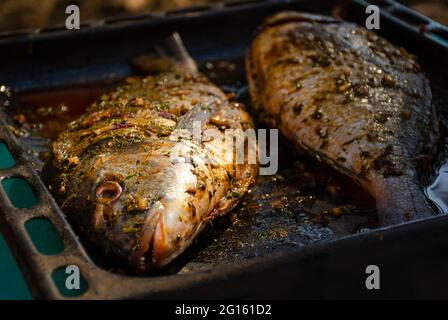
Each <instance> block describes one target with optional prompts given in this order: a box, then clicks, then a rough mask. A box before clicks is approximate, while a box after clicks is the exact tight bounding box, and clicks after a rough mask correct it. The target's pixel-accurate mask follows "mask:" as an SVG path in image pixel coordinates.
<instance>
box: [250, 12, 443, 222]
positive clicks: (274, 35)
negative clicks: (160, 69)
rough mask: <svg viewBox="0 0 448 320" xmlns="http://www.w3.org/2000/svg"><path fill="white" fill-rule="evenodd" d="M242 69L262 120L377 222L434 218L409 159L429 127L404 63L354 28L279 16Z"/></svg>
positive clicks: (407, 58) (410, 62)
mask: <svg viewBox="0 0 448 320" xmlns="http://www.w3.org/2000/svg"><path fill="white" fill-rule="evenodd" d="M246 68H247V77H248V82H249V87H250V94H251V99H252V103H253V106H254V108H255V110H256V111H257V113H258V114H259V115H260V117H261V118H262V120H264V121H266V122H267V123H269V124H270V125H273V126H276V127H279V128H280V131H281V132H282V133H283V135H284V136H285V137H287V138H288V139H290V140H292V141H293V142H294V143H295V144H296V145H297V147H298V148H299V149H305V150H306V151H308V152H309V153H310V154H311V155H314V156H315V157H316V158H318V159H319V160H322V161H324V162H327V163H329V164H330V165H332V166H333V167H335V168H336V169H337V170H339V171H341V172H343V173H344V174H346V175H348V176H350V177H351V178H353V179H354V180H355V181H357V182H358V183H359V184H360V185H361V186H362V187H363V188H364V189H365V190H366V191H367V192H369V193H370V194H371V195H373V197H374V198H375V199H376V202H377V210H378V214H379V218H380V221H381V222H382V224H383V225H390V224H395V223H400V222H405V221H409V220H411V219H418V218H424V217H428V216H432V215H434V212H433V211H432V210H431V209H430V207H429V206H428V204H427V202H426V199H425V197H424V195H423V192H422V189H421V187H420V185H419V179H418V173H417V171H416V161H417V160H416V159H417V157H418V156H419V155H421V154H422V153H423V150H424V148H425V147H426V145H427V143H428V142H430V141H434V140H435V139H434V138H435V137H436V136H437V131H438V129H437V128H438V124H437V120H436V117H435V113H434V110H433V106H432V95H431V90H430V87H429V82H428V80H427V79H426V77H425V76H424V74H423V73H422V72H421V70H420V67H419V65H418V63H417V62H416V60H415V59H414V57H413V56H411V55H410V54H408V53H407V52H405V51H404V50H403V49H398V48H396V47H394V46H393V45H392V44H390V43H389V42H387V41H386V40H385V39H383V38H381V37H380V36H378V35H375V34H374V33H372V32H369V31H367V30H365V29H364V28H361V27H359V26H356V25H355V24H351V23H347V22H344V21H340V20H336V19H333V18H330V17H323V16H317V15H310V14H303V13H297V12H282V13H279V14H277V15H275V16H273V17H271V18H269V19H267V20H266V22H265V25H264V27H263V28H262V30H261V32H260V33H259V34H258V35H257V36H256V37H255V39H254V40H253V42H252V44H251V47H250V50H249V51H248V54H247V58H246Z"/></svg>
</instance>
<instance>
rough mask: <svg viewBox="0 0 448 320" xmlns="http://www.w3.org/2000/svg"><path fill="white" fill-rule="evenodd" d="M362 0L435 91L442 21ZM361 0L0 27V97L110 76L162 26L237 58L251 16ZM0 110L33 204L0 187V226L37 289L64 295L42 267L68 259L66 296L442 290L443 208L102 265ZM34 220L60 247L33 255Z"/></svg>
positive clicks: (444, 62)
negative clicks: (373, 277)
mask: <svg viewBox="0 0 448 320" xmlns="http://www.w3.org/2000/svg"><path fill="white" fill-rule="evenodd" d="M371 3H372V4H376V5H378V6H380V8H381V14H382V15H381V17H382V19H381V29H380V30H379V32H380V33H381V34H382V35H383V36H385V37H386V38H388V39H389V40H391V41H393V42H394V43H396V44H398V45H402V46H404V47H405V48H406V49H407V50H409V51H410V52H412V53H415V54H417V55H418V57H419V61H420V63H421V64H422V66H423V68H424V70H425V71H426V72H427V74H428V76H429V77H430V79H431V81H432V84H433V85H434V88H433V89H435V90H440V91H441V92H442V95H443V92H444V90H445V89H448V81H447V74H446V72H444V71H445V70H446V68H447V66H448V33H447V29H446V28H445V27H444V26H442V25H440V24H437V23H435V22H433V21H431V20H430V19H428V18H426V17H424V16H422V15H420V14H418V13H415V12H413V11H411V10H408V9H407V8H406V7H403V6H401V5H399V4H397V3H395V2H393V1H386V0H384V1H371ZM368 4H369V2H365V1H306V0H304V1H249V2H229V3H226V4H218V5H213V6H202V7H196V8H189V9H182V10H179V11H173V12H166V13H156V14H146V15H141V16H137V17H117V18H111V19H106V20H104V21H97V22H89V23H84V24H83V26H82V28H81V30H79V31H67V30H65V28H64V27H51V28H44V29H40V30H34V31H32V32H30V31H23V32H21V31H19V32H13V33H3V34H0V70H1V71H0V83H2V84H5V85H7V86H8V88H9V90H6V89H5V88H2V87H0V91H2V97H1V99H2V101H1V103H2V104H4V105H5V104H6V106H9V107H10V106H11V105H13V104H14V95H17V94H22V93H27V92H39V91H45V90H49V89H54V88H61V87H70V86H80V85H85V86H87V85H91V84H94V83H99V82H106V83H114V82H115V81H120V80H122V79H123V78H125V77H127V76H129V75H132V74H134V72H135V70H134V69H133V68H132V67H131V65H130V63H129V61H130V59H131V58H132V57H135V56H138V55H140V54H144V53H147V52H148V51H151V50H152V48H153V46H154V45H155V44H157V43H160V41H161V40H162V39H163V38H164V37H166V35H168V34H169V33H171V32H173V31H179V32H180V33H181V35H182V38H183V40H184V42H185V44H186V46H187V48H188V50H189V52H190V53H191V55H192V56H193V58H194V59H195V60H196V61H197V62H198V63H199V64H201V63H205V62H207V61H220V60H225V61H241V59H242V57H243V55H244V51H245V50H246V48H247V47H248V44H249V43H250V40H251V39H252V37H253V36H254V34H255V32H256V30H257V27H258V26H259V25H260V23H261V22H262V20H263V19H264V18H265V17H267V16H269V15H272V14H274V13H275V12H277V11H280V10H285V9H290V10H300V11H307V12H315V13H323V14H331V13H332V14H340V15H342V16H343V17H345V18H346V19H347V20H352V21H357V22H360V23H363V19H365V16H366V15H365V13H364V9H365V7H366V6H367V5H368ZM230 22H231V23H230ZM204 26H206V28H205V27H204ZM2 89H4V90H2ZM11 92H12V94H11ZM442 111H444V110H442ZM1 112H2V113H1V120H0V121H1V123H0V125H1V127H2V130H1V132H0V140H1V141H2V142H4V143H5V144H6V145H7V147H8V149H9V150H10V152H11V153H12V155H13V156H14V158H15V160H16V165H15V166H14V167H12V168H9V169H2V170H1V171H0V178H1V180H5V179H8V178H11V177H19V178H23V179H26V180H27V181H28V183H29V184H30V185H31V187H32V189H33V191H34V193H35V194H36V196H37V198H38V200H39V203H38V204H37V205H36V206H34V207H33V208H31V209H19V208H15V207H14V206H12V205H11V203H10V201H9V200H8V196H7V195H6V193H5V191H4V190H3V189H0V210H1V212H0V225H1V228H2V232H3V234H4V235H5V238H6V240H7V242H8V245H9V246H10V247H11V249H12V251H13V253H14V256H15V258H16V259H17V260H18V262H19V265H20V267H21V270H22V272H23V274H24V275H25V278H26V280H27V283H28V285H29V287H30V288H31V290H32V293H33V295H34V296H35V297H36V298H48V299H64V298H67V297H66V296H64V295H63V294H62V293H61V292H59V290H58V289H57V287H56V286H55V284H54V282H53V279H52V275H53V273H54V272H55V270H58V269H60V268H61V267H64V266H66V265H71V264H75V265H77V266H79V267H80V270H81V273H82V276H83V278H84V279H85V281H86V283H87V290H86V291H85V292H84V293H83V294H82V295H80V296H77V297H72V298H73V299H96V298H103V299H123V298H157V299H163V298H170V299H173V298H190V299H191V298H349V297H351V298H376V297H381V298H386V297H447V296H448V294H447V293H446V292H445V288H446V287H447V284H448V277H447V275H446V273H445V268H446V266H447V265H448V256H447V255H446V254H445V252H446V249H447V246H448V239H447V237H446V236H445V234H446V231H447V230H448V229H447V228H448V226H447V224H448V217H447V216H438V217H434V218H431V219H427V220H425V221H418V222H411V223H406V224H402V225H398V226H394V227H388V228H381V229H375V230H372V231H367V232H362V233H356V234H353V235H348V236H344V237H341V238H338V239H332V238H330V239H327V240H325V241H323V242H320V243H316V244H309V245H306V246H303V247H301V248H296V247H293V248H289V249H288V250H271V251H268V252H265V253H263V255H262V256H259V257H253V258H250V259H243V260H241V261H238V262H237V263H227V264H222V265H217V266H216V267H213V268H208V269H204V270H197V271H195V272H187V273H176V272H174V273H167V274H160V275H155V276H148V277H136V276H129V275H126V274H120V273H117V272H111V271H109V270H107V269H105V268H104V267H102V266H101V262H100V261H97V259H96V258H95V257H94V256H93V255H92V250H91V249H89V248H88V245H86V244H85V243H84V242H81V241H80V240H79V239H78V237H77V234H76V232H75V231H74V230H73V229H72V227H71V226H70V224H69V223H68V222H67V220H66V218H65V217H64V215H63V214H62V213H61V211H60V210H59V208H58V206H57V204H56V203H55V201H54V200H53V198H52V196H51V195H50V194H49V192H48V191H47V189H46V187H45V186H44V184H43V183H42V181H41V179H40V177H39V175H38V174H37V173H36V171H35V168H34V166H33V165H32V162H31V159H30V156H29V155H28V154H27V152H25V151H26V149H24V146H23V143H22V142H21V141H20V140H19V139H18V138H17V137H16V136H15V135H14V134H13V133H12V132H11V130H10V129H9V128H10V127H9V126H10V122H9V118H8V116H7V115H6V114H5V113H4V112H3V111H1ZM37 217H39V218H44V219H48V220H49V221H51V223H52V224H53V226H54V228H55V229H56V232H57V233H58V234H59V236H60V237H61V239H62V241H63V244H64V250H63V251H62V252H60V253H58V254H55V255H43V254H41V253H39V252H38V251H37V250H36V248H35V246H34V245H33V242H32V241H31V239H30V237H29V235H28V233H27V231H26V229H25V227H24V225H25V223H26V222H27V221H29V220H30V219H33V218H37ZM371 264H375V265H378V266H379V267H380V269H381V271H382V273H381V284H382V286H381V290H378V291H376V290H374V291H369V290H366V288H365V279H366V277H367V275H366V274H365V269H366V267H367V266H368V265H371ZM260 279H263V281H260Z"/></svg>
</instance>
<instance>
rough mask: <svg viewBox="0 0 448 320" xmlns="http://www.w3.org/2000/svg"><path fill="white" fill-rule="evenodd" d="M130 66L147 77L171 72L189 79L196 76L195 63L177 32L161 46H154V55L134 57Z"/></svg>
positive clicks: (196, 68)
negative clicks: (176, 72)
mask: <svg viewBox="0 0 448 320" xmlns="http://www.w3.org/2000/svg"><path fill="white" fill-rule="evenodd" d="M131 64H132V66H133V67H134V68H135V69H137V71H139V72H142V73H144V74H149V75H156V74H160V73H162V72H170V71H173V70H175V71H178V72H181V73H183V74H185V75H187V76H191V77H195V76H196V75H197V74H198V67H197V65H196V62H195V61H194V60H193V58H191V56H190V54H189V53H188V51H187V49H186V48H185V45H184V44H183V42H182V39H181V37H180V35H179V33H177V32H174V33H172V34H170V35H169V36H168V37H166V38H165V39H164V40H163V41H162V43H161V44H158V45H156V46H155V53H150V54H144V55H141V56H137V57H134V58H133V59H131Z"/></svg>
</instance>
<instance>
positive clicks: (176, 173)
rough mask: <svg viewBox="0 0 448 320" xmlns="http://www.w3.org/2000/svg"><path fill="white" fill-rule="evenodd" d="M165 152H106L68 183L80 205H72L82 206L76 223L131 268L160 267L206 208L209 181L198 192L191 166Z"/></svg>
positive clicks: (184, 242) (188, 238) (188, 237)
mask: <svg viewBox="0 0 448 320" xmlns="http://www.w3.org/2000/svg"><path fill="white" fill-rule="evenodd" d="M152 145H154V144H152ZM171 150H172V148H171V146H170V145H169V144H168V145H163V146H159V148H154V147H152V149H151V150H147V149H146V150H144V149H143V146H141V148H139V147H138V146H137V147H136V146H133V147H132V149H131V150H125V151H123V150H119V151H114V152H109V153H107V154H103V155H100V156H97V157H95V158H94V159H92V160H91V161H90V163H89V164H87V165H85V166H84V170H83V174H80V175H79V176H78V178H75V179H72V180H74V181H75V180H76V181H77V182H76V186H74V189H76V190H78V196H79V197H83V198H84V199H86V201H83V202H80V201H73V202H72V204H73V205H78V206H79V204H80V203H83V209H82V210H81V208H79V207H78V208H77V209H76V210H75V211H76V212H72V214H71V215H75V216H77V217H78V218H80V217H79V215H80V214H81V212H83V213H82V215H83V216H84V217H82V219H83V221H82V222H81V224H83V225H86V224H87V228H86V229H87V230H88V231H89V235H90V237H91V238H94V240H95V241H94V242H95V243H99V244H100V246H103V247H105V249H106V250H107V251H109V252H111V253H112V254H118V255H120V256H121V258H124V259H126V260H129V262H130V263H131V264H132V265H133V266H134V267H135V269H136V270H140V271H146V270H148V269H152V268H154V267H155V268H157V267H162V266H164V265H166V264H167V263H169V262H170V261H172V260H173V259H174V258H175V257H177V256H178V255H179V254H180V253H182V252H183V251H184V250H185V249H186V248H187V247H188V245H189V244H190V243H191V242H192V240H193V239H194V238H195V237H196V235H197V233H199V231H200V230H201V228H202V225H203V221H202V220H203V216H204V213H206V212H208V210H209V208H210V205H211V204H210V202H211V199H210V194H209V193H208V191H207V187H209V186H210V185H211V182H207V181H206V182H204V185H203V186H202V187H201V188H200V190H199V189H198V188H197V186H198V183H199V179H200V178H198V175H197V174H196V172H197V169H198V168H197V166H194V165H193V164H192V163H190V162H188V161H179V159H177V160H175V161H173V159H172V158H171V157H170V151H171ZM131 151H132V152H131ZM207 183H208V184H207ZM86 208H87V210H86ZM72 211H73V210H72ZM86 211H87V212H86Z"/></svg>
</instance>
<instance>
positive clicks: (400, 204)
mask: <svg viewBox="0 0 448 320" xmlns="http://www.w3.org/2000/svg"><path fill="white" fill-rule="evenodd" d="M374 193H375V198H376V205H377V211H378V217H379V222H380V225H383V226H389V225H394V224H398V223H403V222H408V221H411V220H418V219H424V218H428V217H432V216H435V215H436V213H435V212H434V210H432V208H431V207H430V205H429V203H428V201H427V200H426V197H425V195H424V192H423V190H422V188H421V186H420V184H419V183H418V179H417V178H414V177H412V176H411V177H410V176H405V175H403V176H399V177H388V178H385V179H382V180H381V182H380V183H379V184H378V185H377V186H375V188H374Z"/></svg>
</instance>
